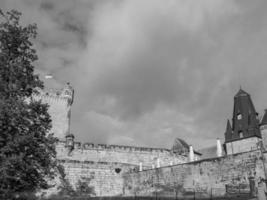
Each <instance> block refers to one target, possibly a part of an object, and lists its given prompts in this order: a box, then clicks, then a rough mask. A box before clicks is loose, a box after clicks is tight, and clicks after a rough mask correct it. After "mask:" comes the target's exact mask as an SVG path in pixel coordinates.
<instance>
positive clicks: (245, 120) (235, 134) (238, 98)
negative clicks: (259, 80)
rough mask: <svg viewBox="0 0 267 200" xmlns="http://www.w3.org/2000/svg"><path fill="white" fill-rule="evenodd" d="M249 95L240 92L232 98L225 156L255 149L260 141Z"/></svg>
mask: <svg viewBox="0 0 267 200" xmlns="http://www.w3.org/2000/svg"><path fill="white" fill-rule="evenodd" d="M257 115H258V114H257V112H256V110H255V107H254V105H253V102H252V100H251V98H250V95H249V94H248V93H247V92H245V91H244V90H242V89H241V88H240V90H239V91H238V93H237V94H236V95H235V97H234V110H233V118H232V127H231V124H230V122H229V120H228V121H227V127H226V132H225V147H226V152H227V154H235V153H241V152H245V151H250V150H253V149H256V148H257V146H258V142H259V141H261V133H260V129H259V120H258V117H257Z"/></svg>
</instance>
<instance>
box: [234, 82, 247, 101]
mask: <svg viewBox="0 0 267 200" xmlns="http://www.w3.org/2000/svg"><path fill="white" fill-rule="evenodd" d="M239 96H249V94H248V93H247V92H246V91H244V90H243V89H242V87H241V85H240V89H239V91H238V92H237V93H236V95H235V98H236V97H239Z"/></svg>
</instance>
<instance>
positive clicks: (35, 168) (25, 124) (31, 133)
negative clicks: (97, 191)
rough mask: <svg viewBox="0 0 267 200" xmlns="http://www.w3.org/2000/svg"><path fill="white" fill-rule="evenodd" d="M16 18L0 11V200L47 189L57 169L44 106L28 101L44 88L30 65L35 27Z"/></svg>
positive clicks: (34, 55) (17, 15) (53, 141)
mask: <svg viewBox="0 0 267 200" xmlns="http://www.w3.org/2000/svg"><path fill="white" fill-rule="evenodd" d="M20 15H21V13H19V12H18V11H15V10H11V11H10V12H6V13H4V12H3V11H1V10H0V199H8V198H9V196H10V195H11V194H16V193H17V194H18V193H20V192H25V191H27V192H35V191H36V190H37V189H41V188H42V189H44V188H48V183H47V180H48V179H49V178H52V177H53V176H54V172H55V170H54V169H55V166H56V159H55V156H56V152H55V145H54V143H55V141H56V139H55V138H54V137H53V135H52V134H49V130H50V129H51V118H50V116H49V114H48V105H47V104H42V103H41V102H40V101H36V100H34V98H33V94H37V93H38V89H40V88H43V83H42V81H40V80H39V78H38V76H37V75H35V74H34V66H33V62H34V61H36V60H37V55H36V51H35V49H34V48H33V43H32V42H31V39H34V38H35V37H36V34H37V32H36V29H37V28H36V25H35V24H33V25H27V26H25V27H24V26H21V25H20V23H19V22H20V21H19V20H20ZM1 197H2V198H1ZM10 198H11V197H10Z"/></svg>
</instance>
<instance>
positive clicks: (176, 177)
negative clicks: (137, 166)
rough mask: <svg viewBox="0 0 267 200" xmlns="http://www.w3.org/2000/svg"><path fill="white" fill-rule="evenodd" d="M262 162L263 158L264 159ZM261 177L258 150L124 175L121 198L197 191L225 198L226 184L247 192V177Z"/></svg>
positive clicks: (261, 164)
mask: <svg viewBox="0 0 267 200" xmlns="http://www.w3.org/2000/svg"><path fill="white" fill-rule="evenodd" d="M265 160H266V158H265ZM250 177H254V178H255V180H256V181H258V180H257V179H258V178H259V177H265V176H264V167H263V159H262V156H261V152H260V151H252V152H246V153H242V154H235V155H231V156H227V157H220V158H214V159H207V160H202V161H196V162H192V163H186V164H179V165H175V166H168V167H162V168H158V169H153V170H144V171H142V172H135V173H126V174H125V175H124V181H125V182H124V190H125V195H128V196H133V195H141V196H155V193H157V194H158V196H160V195H162V196H166V195H172V196H174V195H176V194H175V192H177V193H178V194H179V195H181V194H183V195H185V194H187V193H188V191H197V192H201V194H202V195H203V196H206V197H207V196H210V194H212V195H213V196H221V195H225V192H226V185H229V186H240V185H243V187H244V188H243V190H246V191H249V178H250Z"/></svg>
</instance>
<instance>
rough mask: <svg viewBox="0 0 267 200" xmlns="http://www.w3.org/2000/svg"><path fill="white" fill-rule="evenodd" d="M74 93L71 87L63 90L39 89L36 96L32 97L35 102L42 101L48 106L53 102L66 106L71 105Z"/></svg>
mask: <svg viewBox="0 0 267 200" xmlns="http://www.w3.org/2000/svg"><path fill="white" fill-rule="evenodd" d="M73 96H74V91H73V89H72V87H71V86H69V85H67V86H66V87H64V88H63V89H58V90H56V89H43V90H41V89H39V90H38V94H34V95H33V97H34V98H35V99H36V100H39V99H42V100H43V101H44V102H45V103H48V104H49V105H50V104H52V103H53V102H62V103H63V104H67V105H68V106H70V105H72V103H73Z"/></svg>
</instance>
